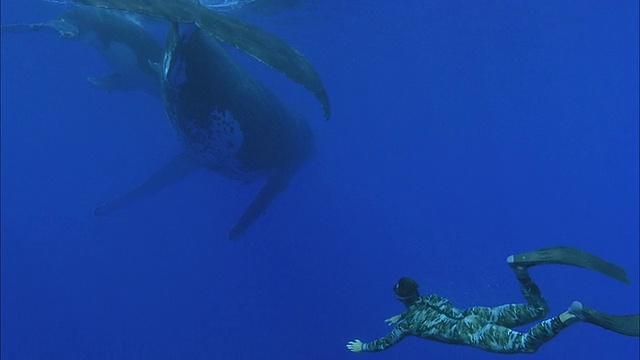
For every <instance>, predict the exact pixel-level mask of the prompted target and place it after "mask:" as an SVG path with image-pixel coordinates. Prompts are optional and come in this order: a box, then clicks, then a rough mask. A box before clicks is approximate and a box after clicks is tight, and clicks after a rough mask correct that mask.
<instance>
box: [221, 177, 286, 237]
mask: <svg viewBox="0 0 640 360" xmlns="http://www.w3.org/2000/svg"><path fill="white" fill-rule="evenodd" d="M294 171H295V169H287V170H282V171H279V172H278V173H276V174H273V175H272V176H271V177H270V178H269V180H267V182H266V184H265V185H264V186H263V187H262V189H261V190H260V192H259V193H258V195H256V197H255V198H254V199H253V201H252V202H251V204H250V205H249V207H248V208H247V209H246V210H245V211H244V213H243V214H242V216H241V217H240V219H238V222H237V223H236V224H235V225H234V226H233V228H232V229H231V230H229V239H230V240H236V239H238V238H240V237H241V236H242V235H243V234H244V232H245V231H246V230H247V228H248V227H249V226H250V225H251V224H252V223H253V222H254V221H255V220H256V219H257V218H258V217H259V216H260V215H261V214H262V213H264V212H265V211H266V210H267V207H268V206H269V204H270V203H271V201H272V200H273V199H274V198H275V197H276V196H277V195H278V194H279V193H280V192H282V191H283V190H284V189H285V188H286V187H287V185H288V184H289V181H290V180H291V178H292V177H293V174H294Z"/></svg>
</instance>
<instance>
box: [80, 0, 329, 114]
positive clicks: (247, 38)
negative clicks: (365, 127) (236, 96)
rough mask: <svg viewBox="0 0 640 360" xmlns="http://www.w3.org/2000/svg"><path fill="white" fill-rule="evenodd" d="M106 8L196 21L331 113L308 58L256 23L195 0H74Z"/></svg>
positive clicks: (323, 89)
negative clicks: (303, 90)
mask: <svg viewBox="0 0 640 360" xmlns="http://www.w3.org/2000/svg"><path fill="white" fill-rule="evenodd" d="M73 1H74V2H76V3H80V4H85V5H93V6H97V7H102V8H107V9H117V10H125V11H130V12H135V13H139V14H143V15H148V16H152V17H158V18H162V19H165V20H169V21H171V22H177V23H190V24H195V25H196V26H198V27H199V28H200V29H202V30H204V31H205V32H206V33H208V34H209V35H210V36H213V37H214V38H216V39H218V40H220V41H222V42H224V43H226V44H229V45H232V46H234V47H236V48H237V49H239V50H240V51H243V52H245V53H247V54H249V55H251V56H253V57H254V58H255V59H256V60H258V61H260V62H262V63H264V64H266V65H268V66H270V67H272V68H273V69H275V70H277V71H280V72H282V73H283V74H284V75H286V76H287V77H288V78H289V79H291V80H293V81H294V82H297V83H299V84H301V85H303V86H304V87H305V88H307V89H308V90H309V91H311V93H313V95H315V97H316V98H317V99H318V101H320V104H321V105H322V109H323V112H324V116H325V118H327V119H328V118H329V117H330V116H331V105H330V103H329V96H328V94H327V90H326V89H325V87H324V84H323V83H322V79H321V78H320V75H319V74H318V73H317V71H316V70H315V68H314V66H313V65H312V64H311V62H309V60H308V59H307V58H306V57H305V56H304V55H303V54H302V53H300V52H299V51H298V50H296V49H295V48H293V47H292V46H291V45H289V44H288V43H287V42H286V41H284V40H282V39H280V38H279V37H277V36H275V35H272V34H270V33H268V32H266V31H264V30H262V29H260V28H258V27H255V26H252V25H250V24H247V23H245V22H243V21H240V20H238V19H235V18H233V17H231V16H228V15H226V14H223V13H220V12H218V11H215V10H213V9H210V8H207V7H206V6H203V5H201V4H200V3H199V2H198V1H195V0H73Z"/></svg>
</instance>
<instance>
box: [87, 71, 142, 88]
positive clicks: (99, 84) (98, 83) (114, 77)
mask: <svg viewBox="0 0 640 360" xmlns="http://www.w3.org/2000/svg"><path fill="white" fill-rule="evenodd" d="M87 81H89V82H90V83H91V85H93V86H95V87H96V88H98V89H100V90H107V91H129V90H131V89H132V86H131V84H130V83H129V81H127V79H126V77H124V76H122V75H121V74H118V73H113V74H109V75H105V76H101V77H93V76H90V77H88V78H87Z"/></svg>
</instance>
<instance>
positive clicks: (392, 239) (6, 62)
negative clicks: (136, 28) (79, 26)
mask: <svg viewBox="0 0 640 360" xmlns="http://www.w3.org/2000/svg"><path fill="white" fill-rule="evenodd" d="M342 3H344V2H341V1H335V2H330V1H327V2H321V3H317V4H314V5H311V6H310V7H308V8H303V9H298V10H294V11H288V12H285V13H281V14H272V15H269V16H260V15H252V16H250V19H251V20H252V21H253V22H254V23H255V24H257V25H259V26H262V27H264V28H266V29H268V30H270V31H272V32H274V33H276V34H278V35H280V36H282V37H283V38H285V39H287V40H288V41H290V42H291V43H292V44H293V45H294V46H296V47H297V48H298V49H300V50H301V51H303V52H304V53H305V54H306V55H307V56H308V57H309V58H310V59H311V60H312V61H313V62H314V64H315V65H316V67H317V69H318V71H319V72H320V73H321V75H322V77H323V80H324V82H325V85H326V87H327V89H328V91H329V94H330V97H331V101H332V105H333V117H332V118H331V120H330V121H328V122H327V121H324V120H323V119H322V114H321V110H320V107H319V105H318V103H317V101H316V100H315V99H314V98H313V97H312V96H310V95H309V94H308V93H307V92H306V91H305V90H304V89H303V88H301V87H300V86H298V85H295V84H292V83H290V82H289V81H288V80H287V79H286V78H284V77H283V76H281V75H280V74H277V73H275V72H273V71H272V70H269V69H266V68H265V67H264V66H261V65H259V64H257V63H255V62H254V61H253V60H251V59H249V58H248V57H246V56H241V55H240V56H239V61H241V62H242V63H243V64H245V65H246V66H247V67H249V68H250V69H251V70H252V71H254V72H255V73H256V74H257V75H258V76H259V77H260V78H261V79H262V80H264V81H265V82H266V83H267V84H268V85H269V86H271V87H273V88H274V89H275V90H276V91H277V92H278V94H279V95H280V96H281V97H282V98H283V100H285V102H287V103H289V104H290V105H291V106H292V107H294V108H296V109H297V110H299V111H301V112H303V113H304V114H305V115H306V116H307V118H308V120H309V122H310V123H311V125H312V127H313V128H314V130H315V133H316V137H317V141H318V148H319V151H318V155H317V156H316V157H315V158H314V159H313V161H311V162H310V163H309V164H308V166H306V167H305V168H304V169H303V170H302V171H301V172H300V173H299V174H298V175H297V176H296V177H295V178H294V180H293V182H292V183H291V184H290V186H289V188H288V189H287V190H286V191H285V192H284V193H283V194H282V195H281V196H279V197H278V198H277V199H276V200H275V201H274V203H273V204H272V205H271V207H270V208H269V211H268V212H267V213H266V214H265V215H264V216H262V217H261V218H260V219H259V220H258V221H257V222H256V223H255V224H254V225H253V226H252V227H251V228H250V229H249V231H248V233H247V235H246V236H245V237H244V238H242V239H241V240H240V241H238V242H231V241H228V240H227V239H226V233H227V231H228V229H229V228H230V227H231V226H232V224H233V223H234V222H235V220H236V219H237V217H238V216H239V214H240V213H241V212H242V211H243V209H244V208H245V206H246V205H247V204H248V203H249V202H250V201H251V199H252V197H253V196H254V194H255V193H256V192H257V190H258V189H259V186H260V184H254V185H250V186H244V185H241V184H239V183H237V182H233V181H231V180H228V179H226V178H222V177H221V176H219V175H217V174H215V173H211V172H207V171H201V172H198V173H197V174H195V175H193V176H191V177H190V178H188V179H186V180H185V181H183V182H180V183H177V184H175V185H173V186H171V187H169V188H167V189H166V190H165V191H163V192H162V193H160V194H158V195H157V196H154V197H152V198H149V199H146V200H144V201H142V202H140V203H138V204H136V205H134V206H131V207H129V208H127V209H124V210H122V211H120V212H118V213H116V214H114V215H112V216H109V217H106V218H96V217H94V216H93V215H92V214H91V209H92V208H93V207H94V206H95V205H97V204H98V203H100V202H102V201H105V200H107V199H110V198H113V197H114V196H116V195H118V194H120V193H122V192H124V191H126V190H127V189H130V188H132V187H134V186H136V185H137V184H139V183H140V182H141V181H143V180H144V179H145V178H146V177H147V176H148V175H149V174H151V173H152V172H153V171H154V170H155V169H157V168H158V167H160V166H161V165H162V164H164V163H165V162H166V161H168V160H169V159H170V158H171V157H172V156H173V154H175V153H176V152H177V151H178V150H179V144H178V143H177V141H176V139H175V137H174V135H173V133H172V130H171V129H170V128H169V126H168V121H167V119H166V116H165V114H164V112H163V108H162V106H161V104H160V102H159V101H157V100H156V99H153V98H151V97H150V96H148V95H146V94H143V93H126V94H125V93H112V94H109V93H106V92H101V91H99V90H96V89H94V88H92V87H91V86H90V85H89V84H88V83H87V82H86V80H85V78H86V77H87V76H98V75H104V74H107V73H109V68H108V66H107V64H106V61H105V60H104V59H103V58H102V57H101V55H100V54H99V53H98V52H96V51H95V50H94V49H93V48H91V47H88V46H87V45H85V44H82V43H79V42H74V41H70V40H62V39H59V38H57V37H56V36H55V35H53V34H49V33H32V34H22V35H12V36H4V35H3V37H2V179H1V180H2V299H1V300H2V338H1V339H2V358H3V359H5V358H6V359H205V358H207V359H252V358H255V359H349V358H354V359H355V358H365V357H366V358H371V359H400V358H402V359H424V358H427V357H429V358H438V359H460V358H474V359H485V358H486V359H490V358H498V357H502V356H500V355H494V354H490V353H485V352H483V351H481V350H476V349H472V348H467V347H461V346H452V345H445V344H439V343H435V342H431V341H425V340H420V339H416V338H408V339H406V340H404V341H403V342H402V343H400V344H399V345H397V346H395V347H394V348H392V349H390V350H388V351H386V352H383V353H379V354H364V355H358V354H352V353H350V352H349V351H347V350H346V348H345V344H346V342H347V341H349V340H351V339H353V338H356V337H357V338H359V339H362V340H364V341H371V340H373V339H375V338H377V337H380V336H382V335H384V334H385V333H386V332H387V331H388V330H389V329H388V328H387V327H386V325H385V324H384V322H383V319H385V318H387V317H389V316H391V315H393V314H395V313H398V312H400V311H402V310H403V307H402V305H401V304H400V303H398V302H397V301H395V300H394V298H393V293H392V291H391V287H392V286H393V284H394V283H395V282H396V281H397V279H398V278H399V277H401V276H411V277H413V278H415V279H416V280H418V281H419V282H420V284H421V290H422V292H423V293H430V292H435V293H438V294H440V295H442V296H445V297H448V298H449V299H450V300H451V301H453V302H454V304H456V305H458V306H459V307H467V306H473V305H498V304H502V303H507V302H519V301H522V299H521V297H520V295H519V289H518V287H517V283H516V281H515V280H514V278H513V275H512V273H511V271H510V270H509V268H508V267H507V266H506V265H505V263H504V259H505V257H506V256H507V255H509V254H511V253H517V252H523V251H528V250H533V249H536V248H540V247H546V246H553V245H568V246H575V247H579V248H582V249H584V250H587V251H590V252H593V253H596V254H598V255H600V256H602V257H604V258H606V259H609V260H611V261H614V262H616V263H618V264H620V265H621V266H623V267H625V268H626V269H627V270H628V272H629V276H630V278H631V285H630V286H625V285H623V284H619V283H616V282H615V281H613V280H610V279H609V278H606V277H604V276H602V275H600V274H597V273H593V272H589V271H587V270H583V269H577V268H570V267H560V266H547V267H541V268H536V269H533V270H532V271H531V274H532V276H533V277H534V279H535V280H536V281H537V282H538V284H539V285H540V287H541V288H542V290H543V292H544V294H545V296H546V298H547V299H548V301H549V303H550V305H551V308H552V313H553V314H556V313H559V312H561V311H563V310H564V309H566V307H567V306H569V304H570V303H571V301H573V300H574V299H580V300H582V301H584V302H585V303H587V304H589V305H590V306H592V307H594V308H597V309H600V310H602V311H606V312H611V313H621V314H626V313H637V312H638V302H639V296H638V284H639V281H640V280H639V276H638V272H639V268H638V260H639V256H638V252H639V249H638V247H639V246H638V239H639V233H638V218H639V210H638V208H639V201H638V198H639V194H638V187H639V180H638V171H639V169H638V162H639V159H638V147H639V145H638V117H639V110H638V108H639V106H638V96H639V94H638V86H639V84H638V2H637V1H635V0H633V1H631V0H630V1H613V2H610V1H582V2H576V3H567V2H556V1H543V2H524V3H522V2H513V1H449V0H446V1H445V0H442V1H418V0H415V1H403V2H387V3H385V4H383V3H382V2H374V1H355V2H352V1H350V2H349V4H350V5H344V4H342ZM64 9H65V8H64V7H62V6H60V5H56V4H51V3H44V2H40V1H36V0H21V1H13V2H12V1H2V23H3V24H8V23H16V22H35V21H45V20H49V19H52V18H54V17H55V16H57V15H58V14H59V13H61V12H62V11H64ZM153 26H154V27H155V28H158V29H161V28H162V24H161V22H158V23H155V24H154V25H153ZM157 32H158V37H159V38H161V37H162V35H161V32H160V31H159V30H157ZM638 344H639V342H638V339H637V338H629V337H624V336H620V335H617V334H615V333H612V332H608V331H604V330H602V329H600V328H597V327H594V326H591V325H586V324H578V325H575V326H573V327H571V328H570V329H568V330H566V331H564V332H563V333H562V334H560V335H559V336H558V338H556V339H554V340H553V341H552V342H550V343H548V344H546V345H545V346H544V347H542V348H541V349H540V350H539V352H538V353H537V354H536V355H533V356H535V357H544V358H545V359H565V358H569V357H571V358H579V359H580V358H581V359H603V358H609V359H636V358H637V357H638V351H639V346H638ZM513 357H514V358H519V357H520V358H525V357H531V355H515V356H513Z"/></svg>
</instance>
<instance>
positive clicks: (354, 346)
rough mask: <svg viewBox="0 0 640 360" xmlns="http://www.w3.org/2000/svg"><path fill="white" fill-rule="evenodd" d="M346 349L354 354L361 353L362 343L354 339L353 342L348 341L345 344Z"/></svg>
mask: <svg viewBox="0 0 640 360" xmlns="http://www.w3.org/2000/svg"><path fill="white" fill-rule="evenodd" d="M347 349H349V350H351V351H353V352H354V353H359V352H362V341H360V340H358V339H355V340H353V341H349V342H348V343H347Z"/></svg>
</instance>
